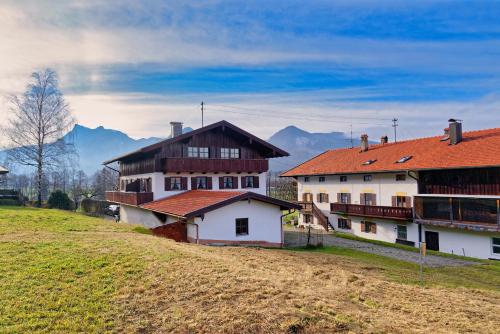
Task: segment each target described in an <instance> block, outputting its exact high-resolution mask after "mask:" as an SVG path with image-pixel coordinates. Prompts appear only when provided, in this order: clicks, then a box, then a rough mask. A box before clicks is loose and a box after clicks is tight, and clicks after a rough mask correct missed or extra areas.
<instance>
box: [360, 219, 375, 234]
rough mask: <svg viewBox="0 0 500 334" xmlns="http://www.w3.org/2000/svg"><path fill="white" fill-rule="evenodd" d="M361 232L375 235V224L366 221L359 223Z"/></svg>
mask: <svg viewBox="0 0 500 334" xmlns="http://www.w3.org/2000/svg"><path fill="white" fill-rule="evenodd" d="M361 232H365V233H377V224H375V223H372V222H367V221H362V222H361Z"/></svg>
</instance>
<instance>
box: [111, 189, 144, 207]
mask: <svg viewBox="0 0 500 334" xmlns="http://www.w3.org/2000/svg"><path fill="white" fill-rule="evenodd" d="M106 201H109V202H113V203H121V204H128V205H141V204H144V203H147V202H151V201H153V193H145V192H142V193H138V192H124V191H106Z"/></svg>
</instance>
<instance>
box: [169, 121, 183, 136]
mask: <svg viewBox="0 0 500 334" xmlns="http://www.w3.org/2000/svg"><path fill="white" fill-rule="evenodd" d="M170 126H171V130H170V137H171V138H174V137H177V136H179V135H181V134H182V122H170Z"/></svg>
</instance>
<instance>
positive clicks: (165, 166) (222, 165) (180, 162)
mask: <svg viewBox="0 0 500 334" xmlns="http://www.w3.org/2000/svg"><path fill="white" fill-rule="evenodd" d="M268 169H269V162H268V161H267V160H266V159H199V158H166V159H164V160H163V162H162V170H163V172H164V173H167V172H173V173H176V172H192V173H197V172H206V173H216V172H222V173H223V172H258V173H262V172H267V170H268Z"/></svg>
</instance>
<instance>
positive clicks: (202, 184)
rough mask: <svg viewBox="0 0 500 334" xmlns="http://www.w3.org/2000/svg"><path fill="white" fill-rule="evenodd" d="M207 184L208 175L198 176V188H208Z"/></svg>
mask: <svg viewBox="0 0 500 334" xmlns="http://www.w3.org/2000/svg"><path fill="white" fill-rule="evenodd" d="M207 184H208V182H207V177H206V176H198V177H197V178H196V189H208V186H207Z"/></svg>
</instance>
